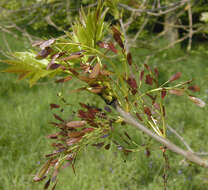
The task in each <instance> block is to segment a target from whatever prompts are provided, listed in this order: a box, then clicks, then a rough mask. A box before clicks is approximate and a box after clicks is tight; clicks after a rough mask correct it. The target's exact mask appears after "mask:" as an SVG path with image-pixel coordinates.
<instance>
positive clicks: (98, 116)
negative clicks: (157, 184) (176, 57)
mask: <svg viewBox="0 0 208 190" xmlns="http://www.w3.org/2000/svg"><path fill="white" fill-rule="evenodd" d="M115 10H116V7H115V5H114V4H113V3H110V1H105V4H103V3H101V1H98V4H97V6H96V7H93V8H90V9H89V10H87V11H85V10H84V9H81V10H80V12H79V17H77V19H76V21H75V22H74V24H73V26H72V32H66V33H65V36H62V37H59V38H56V39H55V38H51V39H48V40H42V41H36V42H34V43H33V47H34V49H33V50H28V51H26V52H17V53H14V54H13V59H10V60H4V62H5V63H7V64H9V67H8V68H7V69H6V70H5V71H4V72H9V73H17V74H18V75H19V79H28V80H29V84H30V86H32V85H34V84H35V83H36V82H37V81H38V80H40V79H41V78H45V77H50V78H52V80H53V78H54V79H55V82H56V83H65V82H66V83H70V81H71V80H75V81H80V83H81V85H82V87H81V88H78V89H74V92H75V93H80V92H82V93H87V92H90V93H93V94H95V95H96V96H99V97H100V101H102V102H103V107H97V106H95V105H94V104H93V102H92V104H85V100H80V109H79V110H77V113H76V115H77V117H76V118H78V119H74V120H73V119H72V120H70V121H69V120H68V119H67V118H62V116H61V112H63V111H64V110H65V109H70V108H69V107H68V106H67V102H66V101H65V99H64V97H63V96H62V95H60V98H61V101H62V103H63V104H61V105H59V104H57V103H55V102H54V103H52V104H50V107H51V110H52V112H53V116H54V119H55V120H56V122H51V123H50V124H51V125H52V126H54V127H55V131H56V132H55V133H53V134H49V135H48V136H47V138H49V139H50V140H51V141H52V144H51V146H52V147H53V149H54V151H52V152H51V153H50V154H46V155H45V157H46V161H45V164H43V166H42V167H41V168H40V169H39V170H38V172H37V174H36V175H35V177H34V178H33V180H34V181H35V182H38V181H42V180H46V179H45V178H47V180H46V182H45V185H44V188H45V189H48V188H49V186H52V189H55V186H56V184H57V182H58V178H57V176H58V174H59V172H60V171H61V170H62V169H63V168H66V167H67V166H71V167H72V170H73V171H74V172H75V171H76V164H79V163H78V161H76V160H77V157H78V156H82V151H83V150H85V149H87V148H88V147H89V146H94V147H95V148H96V147H97V148H99V150H101V151H103V150H104V149H106V150H108V149H111V148H114V149H117V150H118V151H120V152H121V153H122V154H124V155H128V154H132V153H134V152H139V151H141V150H146V155H147V157H148V156H149V155H150V149H151V146H150V145H151V143H150V139H154V140H156V141H158V142H159V143H160V144H162V146H161V145H158V149H161V151H162V154H163V157H164V162H165V169H164V175H163V179H164V189H166V184H167V170H168V168H169V162H168V156H167V151H168V150H170V151H173V152H175V153H177V154H179V155H180V156H183V157H184V158H186V159H187V160H189V161H191V162H193V163H195V164H198V165H200V166H202V167H208V162H207V161H206V160H203V159H201V158H200V157H199V156H198V155H197V154H195V152H193V151H192V150H191V148H189V149H188V150H183V149H181V148H180V147H178V146H176V145H175V144H173V143H172V142H171V141H170V140H168V136H167V128H168V124H167V123H166V111H165V110H166V109H165V104H164V99H165V98H166V97H167V96H170V95H171V94H174V95H178V96H185V97H187V101H192V102H193V103H194V104H196V105H197V106H200V107H204V106H205V103H204V102H203V101H202V100H201V99H199V98H197V97H195V96H194V95H193V93H194V92H197V91H199V87H198V86H196V85H192V84H191V83H192V80H188V81H181V82H177V81H179V80H180V78H182V77H181V76H182V73H180V72H177V73H175V74H174V75H173V76H170V77H169V79H168V80H167V81H166V82H165V83H162V84H161V83H160V82H159V77H160V71H159V70H158V69H157V68H151V67H150V66H149V65H148V64H146V63H144V64H143V65H137V63H135V62H134V58H133V57H132V55H131V52H130V51H129V50H128V49H127V48H126V46H125V44H126V39H125V35H124V34H123V32H122V29H121V25H120V24H119V23H116V24H114V23H111V22H109V21H108V22H106V15H107V14H112V13H113V12H114V11H115ZM113 15H114V14H112V16H113ZM116 16H117V17H119V19H121V18H122V12H121V13H118V12H116ZM116 19H117V18H116ZM108 20H109V19H108ZM56 76H59V78H58V79H57V77H56ZM66 90H68V89H66ZM54 110H56V112H54ZM127 126H128V127H127ZM129 127H134V130H140V131H141V132H143V135H144V136H147V137H150V138H146V143H144V144H142V145H141V144H138V143H137V141H135V139H133V138H132V137H131V136H130V135H129V134H128V128H129ZM101 147H102V148H101ZM137 154H138V153H137ZM86 172H87V171H86Z"/></svg>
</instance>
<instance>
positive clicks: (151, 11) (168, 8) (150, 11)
mask: <svg viewBox="0 0 208 190" xmlns="http://www.w3.org/2000/svg"><path fill="white" fill-rule="evenodd" d="M187 2H190V0H181V1H178V2H176V3H174V4H172V5H168V6H160V7H158V8H153V9H137V8H132V7H129V6H128V5H125V4H122V3H119V4H118V5H119V6H120V7H122V8H124V9H126V10H128V11H132V12H139V13H147V14H149V15H153V16H161V15H163V14H167V13H168V12H172V11H174V10H176V9H178V8H179V7H181V6H183V5H184V4H185V3H187ZM164 9H166V10H164ZM162 10H164V11H162ZM157 11H160V12H159V13H157Z"/></svg>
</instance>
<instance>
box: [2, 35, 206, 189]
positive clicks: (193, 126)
mask: <svg viewBox="0 0 208 190" xmlns="http://www.w3.org/2000/svg"><path fill="white" fill-rule="evenodd" d="M6 38H7V39H8V43H9V44H10V48H11V50H12V51H14V50H17V51H19V50H21V49H22V50H24V49H23V47H24V46H26V47H27V48H29V47H30V46H29V45H28V44H26V42H24V43H23V40H24V39H20V40H15V39H14V38H12V37H11V36H10V35H6ZM0 43H1V44H4V41H3V39H2V37H1V36H0ZM1 46H2V45H1ZM2 47H3V46H2ZM3 50H6V49H3ZM144 53H150V52H148V51H147V50H144V49H142V48H138V49H135V48H134V49H133V50H132V54H133V58H134V61H135V62H136V63H137V64H138V66H141V65H142V64H143V62H144V60H145V56H144ZM142 55H143V56H142ZM207 58H208V54H206V53H202V52H198V51H196V52H192V53H189V54H188V53H187V52H184V51H183V50H180V49H178V50H174V52H171V51H165V52H161V53H160V54H157V55H156V56H154V57H152V58H150V60H149V63H148V64H150V65H152V66H154V67H158V68H159V70H160V80H161V82H162V81H165V80H166V79H167V78H169V76H171V75H172V74H174V73H176V72H178V71H180V72H182V73H183V76H182V80H184V81H185V80H188V79H190V78H194V79H195V80H194V83H195V84H197V85H199V86H200V87H201V91H200V93H197V96H198V97H200V98H202V99H203V100H204V101H205V102H208V85H207V81H208V63H207ZM4 67H5V66H4V65H3V64H2V63H0V68H1V69H2V68H4ZM74 86H75V83H74V82H73V81H71V82H69V83H67V84H62V85H57V84H54V83H50V82H48V81H47V80H46V81H44V82H42V83H40V84H39V85H36V86H34V87H32V88H29V86H28V84H27V83H26V82H25V81H17V77H16V76H14V75H13V74H7V73H0V87H1V89H0V109H1V111H0V132H1V133H0V168H1V169H0V174H1V175H0V190H11V189H12V190H13V189H14V190H37V189H43V184H44V183H40V184H39V183H34V182H32V178H33V175H34V174H35V173H36V172H37V170H38V168H39V167H40V165H41V164H42V163H44V154H46V153H49V152H50V145H49V144H50V142H49V140H47V139H46V138H45V136H46V135H47V134H49V133H51V132H53V131H55V129H54V128H53V127H51V126H50V125H49V124H48V122H49V121H52V120H54V119H53V117H52V113H51V111H50V109H49V104H50V103H56V102H58V101H59V99H58V97H57V96H56V94H57V92H63V93H64V96H65V97H66V99H67V101H68V102H70V104H71V105H70V106H69V107H68V109H67V110H65V112H64V115H65V116H68V115H71V114H72V113H73V111H75V110H76V109H77V103H78V102H85V103H88V102H89V103H90V102H91V101H92V100H93V102H94V104H97V105H99V104H102V102H101V103H100V102H99V98H95V97H94V96H93V95H91V94H85V93H80V94H78V95H77V94H73V93H70V89H71V88H74ZM64 89H65V90H64ZM66 89H67V90H66ZM63 90H64V91H63ZM170 96H171V97H170ZM170 96H168V97H167V98H166V103H167V108H166V109H167V110H166V111H167V119H168V123H169V124H170V125H171V126H172V127H173V128H175V129H176V130H177V131H178V132H179V133H180V134H182V135H183V137H184V138H185V140H186V141H187V142H188V143H189V144H190V145H191V146H192V147H193V149H194V150H197V151H207V152H208V149H207V146H208V142H207V136H208V130H207V128H208V118H207V115H208V108H207V106H206V107H205V108H203V109H202V108H199V107H197V106H196V105H194V104H192V103H191V102H190V101H189V100H188V99H186V98H184V97H176V96H173V95H170ZM136 134H137V135H138V138H142V136H143V134H141V133H140V132H137V133H136ZM132 135H133V132H132ZM169 138H170V139H171V140H173V141H174V142H175V143H176V144H178V145H180V146H183V145H182V144H181V143H180V142H178V140H177V139H176V138H175V137H174V135H173V134H171V133H169ZM153 142H154V141H153ZM155 144H157V143H155ZM168 154H169V161H170V170H169V171H168V176H169V177H168V189H170V190H175V189H177V190H198V189H200V190H207V189H208V185H207V183H208V178H207V174H208V172H207V170H206V169H204V168H200V167H198V166H195V165H189V164H186V163H185V164H184V162H183V158H182V157H180V156H177V155H175V154H174V153H171V152H169V153H168ZM163 166H164V162H163V158H162V153H161V151H160V150H158V149H155V148H154V146H153V148H152V150H151V156H150V157H149V158H147V157H146V155H145V152H138V153H134V154H131V155H129V156H128V157H124V156H123V155H122V154H120V153H119V152H117V151H115V149H114V148H112V149H111V150H109V151H106V150H104V149H101V150H97V149H95V148H93V147H91V148H89V149H88V150H86V151H85V152H84V153H83V154H82V156H80V158H79V159H78V160H77V166H76V175H74V173H73V171H72V169H71V168H70V167H69V168H66V169H65V170H64V171H63V172H61V175H60V177H59V183H58V185H57V189H58V190H66V189H70V190H77V189H79V190H86V189H91V190H109V189H110V190H111V189H112V190H128V189H129V190H136V189H141V190H152V189H154V190H161V189H163V179H162V175H163Z"/></svg>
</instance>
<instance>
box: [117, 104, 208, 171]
mask: <svg viewBox="0 0 208 190" xmlns="http://www.w3.org/2000/svg"><path fill="white" fill-rule="evenodd" d="M114 107H115V109H116V110H117V111H118V113H119V114H120V115H121V116H122V117H123V119H124V121H125V122H126V123H128V124H130V125H133V126H134V127H136V128H137V129H139V130H141V131H142V132H144V133H145V134H147V135H148V136H150V137H152V138H153V139H155V140H156V141H158V142H160V143H161V144H163V145H164V146H165V147H166V148H167V149H169V150H171V151H173V152H175V153H177V154H179V155H181V156H183V157H184V158H186V159H187V160H189V161H191V162H193V163H196V164H198V165H200V166H202V167H205V168H208V162H207V161H206V160H203V159H201V158H200V157H199V156H197V155H195V154H193V153H192V152H190V151H185V150H183V149H181V148H180V147H178V146H177V145H175V144H173V143H172V142H171V141H169V140H168V139H165V138H163V137H161V136H158V135H157V134H155V133H153V132H152V131H151V130H149V129H148V128H147V127H145V126H143V125H142V124H140V123H139V122H137V120H136V119H135V118H134V117H132V115H131V114H130V113H128V112H125V111H124V110H123V109H122V108H121V107H120V106H119V105H118V104H117V103H115V105H114Z"/></svg>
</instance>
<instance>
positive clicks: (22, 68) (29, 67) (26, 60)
mask: <svg viewBox="0 0 208 190" xmlns="http://www.w3.org/2000/svg"><path fill="white" fill-rule="evenodd" d="M13 57H14V59H12V60H3V62H4V63H7V64H9V65H11V66H10V67H8V68H7V69H5V70H3V72H8V73H16V74H18V75H19V80H21V79H25V78H29V84H30V86H32V85H34V84H35V83H36V82H37V81H38V80H39V79H40V78H43V77H46V76H49V75H52V74H53V75H54V74H57V73H58V72H60V70H58V69H57V70H47V69H46V67H47V65H48V64H49V61H48V60H47V59H42V60H38V59H36V58H35V57H36V54H35V53H32V52H16V53H14V55H13Z"/></svg>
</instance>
